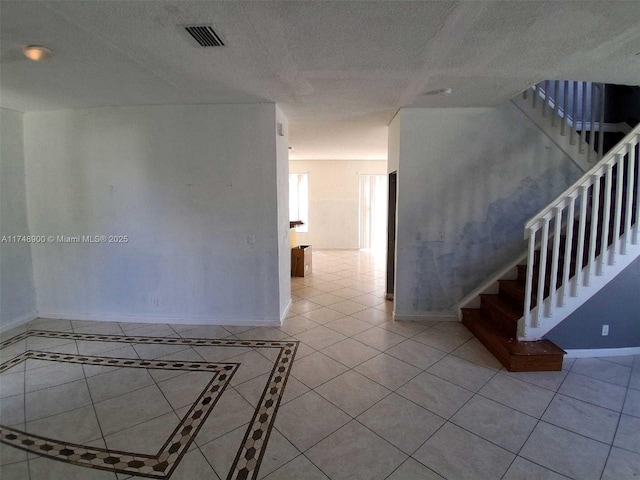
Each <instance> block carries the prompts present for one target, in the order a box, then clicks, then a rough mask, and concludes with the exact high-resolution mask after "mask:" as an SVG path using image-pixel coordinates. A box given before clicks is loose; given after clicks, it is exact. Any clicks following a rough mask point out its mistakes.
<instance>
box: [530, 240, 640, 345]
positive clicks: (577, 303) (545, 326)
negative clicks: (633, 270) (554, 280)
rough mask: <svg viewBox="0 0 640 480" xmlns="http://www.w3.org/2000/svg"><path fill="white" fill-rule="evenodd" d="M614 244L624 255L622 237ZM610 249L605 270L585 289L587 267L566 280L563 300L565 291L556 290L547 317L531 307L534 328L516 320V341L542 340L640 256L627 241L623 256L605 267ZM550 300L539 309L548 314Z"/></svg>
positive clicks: (637, 246)
mask: <svg viewBox="0 0 640 480" xmlns="http://www.w3.org/2000/svg"><path fill="white" fill-rule="evenodd" d="M617 243H618V245H617V247H618V250H617V251H618V252H621V251H624V250H623V249H624V248H625V247H624V236H623V237H621V238H619V239H618V241H617ZM614 247H616V245H615V244H612V245H611V246H609V248H608V249H607V250H606V251H605V252H604V259H605V260H604V265H605V267H606V268H603V269H602V272H598V273H601V274H600V275H599V274H598V273H596V274H595V275H591V282H590V284H589V285H585V284H584V279H585V278H587V270H588V268H589V265H587V266H586V267H584V268H583V269H582V270H581V271H580V274H579V275H575V276H574V277H573V278H572V279H570V280H569V283H568V284H567V285H566V288H569V290H570V291H569V292H567V295H566V296H563V295H561V293H562V292H563V289H564V288H565V285H563V286H561V287H560V288H558V289H557V290H556V295H555V296H554V300H555V301H556V305H553V309H552V313H551V316H549V317H546V316H544V315H538V312H539V306H535V307H534V308H532V309H531V316H532V318H538V325H537V326H531V325H530V326H528V327H526V329H525V322H524V317H522V318H520V320H519V321H518V340H521V341H534V340H539V339H541V338H542V337H544V336H545V335H546V334H547V333H549V332H550V331H551V330H552V329H553V328H554V327H556V326H557V325H559V324H560V323H562V321H563V320H565V319H566V318H567V317H569V315H571V314H572V313H573V312H575V311H576V310H577V309H578V308H580V307H581V306H582V305H584V304H585V303H586V302H587V301H589V299H590V298H591V297H593V296H594V295H595V294H596V293H598V292H599V291H600V290H601V289H602V288H604V286H605V285H607V284H608V283H609V282H610V281H611V280H613V279H614V278H615V277H617V276H618V275H619V274H620V273H622V271H623V270H624V269H625V268H627V267H628V266H629V265H631V263H632V262H633V261H634V260H635V259H637V258H638V257H639V256H640V243H636V244H634V243H633V242H632V241H629V242H628V243H627V244H626V253H625V254H621V253H617V254H616V255H615V263H609V262H608V259H609V258H611V257H613V250H614ZM601 258H602V254H601V255H600V256H598V257H597V258H596V260H595V262H594V264H595V265H599V263H600V259H601ZM576 282H579V285H578V288H577V295H573V293H574V292H576ZM551 298H552V296H551V295H549V296H548V297H547V298H546V299H545V300H544V301H543V302H542V308H544V309H545V310H543V311H549V310H550V308H551V306H552V305H551ZM559 298H564V304H563V305H558V304H557V301H558V299H559Z"/></svg>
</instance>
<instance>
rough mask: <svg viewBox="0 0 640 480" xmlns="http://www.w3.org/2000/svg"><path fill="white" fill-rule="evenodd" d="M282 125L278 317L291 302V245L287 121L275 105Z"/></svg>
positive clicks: (278, 153)
mask: <svg viewBox="0 0 640 480" xmlns="http://www.w3.org/2000/svg"><path fill="white" fill-rule="evenodd" d="M278 124H281V125H282V130H281V131H282V135H279V134H278V136H276V162H277V164H276V169H277V171H276V177H277V178H276V188H277V191H278V272H279V273H278V276H279V281H278V284H279V292H280V319H281V320H284V315H285V313H286V311H287V309H288V308H289V305H290V303H291V247H290V244H289V231H290V229H289V123H288V121H287V117H285V116H284V114H283V113H282V111H281V110H280V109H279V108H278V107H276V131H278Z"/></svg>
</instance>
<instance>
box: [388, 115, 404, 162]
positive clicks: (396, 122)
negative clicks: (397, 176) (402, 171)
mask: <svg viewBox="0 0 640 480" xmlns="http://www.w3.org/2000/svg"><path fill="white" fill-rule="evenodd" d="M398 113H399V112H398ZM400 117H401V115H399V114H397V115H396V116H395V117H393V120H391V123H390V124H389V131H388V134H389V141H388V144H389V160H388V161H387V173H392V172H395V171H397V170H398V166H399V163H400Z"/></svg>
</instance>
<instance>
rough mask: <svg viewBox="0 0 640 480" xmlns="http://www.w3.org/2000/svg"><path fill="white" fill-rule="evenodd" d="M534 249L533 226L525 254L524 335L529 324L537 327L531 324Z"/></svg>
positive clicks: (536, 324)
mask: <svg viewBox="0 0 640 480" xmlns="http://www.w3.org/2000/svg"><path fill="white" fill-rule="evenodd" d="M535 250H536V231H535V230H534V229H533V228H530V229H529V252H528V255H527V276H526V278H525V288H524V328H525V337H526V331H527V328H528V327H529V326H530V325H531V326H533V327H537V326H538V323H537V322H536V323H535V325H532V324H531V295H532V292H533V259H534V254H535Z"/></svg>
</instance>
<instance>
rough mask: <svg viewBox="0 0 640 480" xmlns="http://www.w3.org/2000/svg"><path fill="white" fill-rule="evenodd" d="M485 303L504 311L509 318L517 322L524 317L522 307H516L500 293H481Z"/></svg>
mask: <svg viewBox="0 0 640 480" xmlns="http://www.w3.org/2000/svg"><path fill="white" fill-rule="evenodd" d="M480 298H481V299H482V302H483V303H487V304H489V305H491V306H492V307H493V308H495V309H497V310H499V311H500V312H501V313H503V314H504V315H505V316H506V317H507V319H509V320H511V321H515V322H517V321H518V320H520V318H521V317H522V309H520V308H518V307H516V306H515V305H513V304H512V303H510V302H508V301H506V300H504V299H503V298H501V297H500V295H498V294H486V293H483V294H481V295H480Z"/></svg>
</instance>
